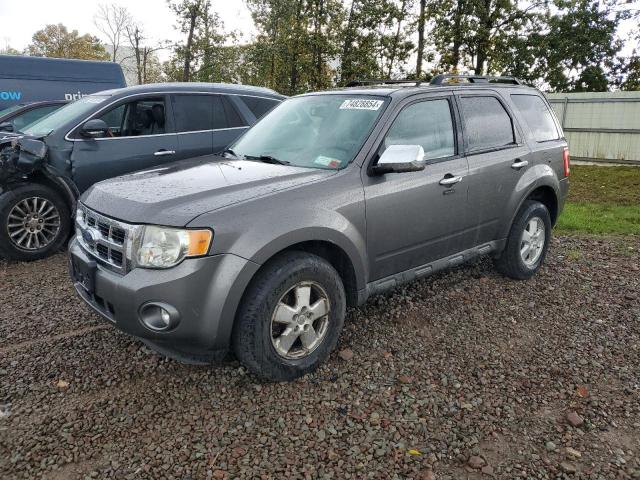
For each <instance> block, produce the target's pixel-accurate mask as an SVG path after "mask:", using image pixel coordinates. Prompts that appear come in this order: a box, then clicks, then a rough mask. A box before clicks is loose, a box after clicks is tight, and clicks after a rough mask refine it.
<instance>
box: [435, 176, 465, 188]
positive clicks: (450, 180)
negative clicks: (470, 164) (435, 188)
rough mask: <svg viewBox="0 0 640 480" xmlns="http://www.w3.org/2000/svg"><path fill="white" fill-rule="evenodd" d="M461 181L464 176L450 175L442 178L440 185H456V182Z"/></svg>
mask: <svg viewBox="0 0 640 480" xmlns="http://www.w3.org/2000/svg"><path fill="white" fill-rule="evenodd" d="M461 181H462V177H454V176H453V175H448V176H446V177H444V178H443V179H442V180H440V185H444V186H445V187H450V186H451V185H455V184H456V183H460V182H461Z"/></svg>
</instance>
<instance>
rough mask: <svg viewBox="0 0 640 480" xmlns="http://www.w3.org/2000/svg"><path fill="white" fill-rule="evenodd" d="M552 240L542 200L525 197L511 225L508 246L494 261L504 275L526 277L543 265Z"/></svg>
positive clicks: (549, 220) (519, 278) (545, 208)
mask: <svg viewBox="0 0 640 480" xmlns="http://www.w3.org/2000/svg"><path fill="white" fill-rule="evenodd" d="M550 240H551V217H550V215H549V210H547V207H545V206H544V205H543V204H542V203H540V202H537V201H533V200H527V201H526V202H525V203H524V205H523V206H522V208H520V211H519V212H518V214H517V215H516V218H515V220H514V222H513V225H512V226H511V231H510V232H509V237H508V238H507V245H506V247H505V249H504V251H503V252H502V253H501V255H500V257H498V258H497V259H496V261H495V264H496V268H497V269H498V271H500V272H501V273H502V274H504V275H506V276H507V277H511V278H514V279H516V280H526V279H527V278H530V277H532V276H533V275H535V273H536V272H537V271H538V270H539V269H540V267H541V266H542V264H543V262H544V259H545V257H546V255H547V249H548V248H549V241H550Z"/></svg>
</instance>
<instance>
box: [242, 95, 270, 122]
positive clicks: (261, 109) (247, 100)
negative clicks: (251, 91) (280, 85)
mask: <svg viewBox="0 0 640 480" xmlns="http://www.w3.org/2000/svg"><path fill="white" fill-rule="evenodd" d="M238 98H240V100H241V101H242V102H243V103H244V104H245V105H246V106H247V108H248V109H249V110H251V113H253V114H254V115H255V116H256V119H259V118H261V117H264V116H265V115H266V114H267V113H269V112H270V111H271V109H272V108H274V107H275V106H276V105H278V103H280V102H278V101H277V100H270V99H268V98H259V97H238Z"/></svg>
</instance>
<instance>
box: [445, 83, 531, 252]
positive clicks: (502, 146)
mask: <svg viewBox="0 0 640 480" xmlns="http://www.w3.org/2000/svg"><path fill="white" fill-rule="evenodd" d="M456 100H457V101H458V103H459V106H460V114H461V117H462V126H463V131H464V139H465V142H464V143H465V151H466V155H467V160H468V163H469V174H468V179H467V185H468V188H469V207H468V210H467V223H468V225H469V231H468V233H467V235H466V236H465V238H464V240H463V242H464V245H463V247H464V248H465V249H467V248H472V247H474V246H478V245H482V244H484V243H488V242H490V241H493V240H497V239H498V237H499V236H500V234H499V232H500V231H501V229H502V227H503V226H504V224H505V222H508V221H510V218H511V214H512V213H513V212H512V211H511V209H512V208H513V206H512V202H511V201H510V200H511V199H512V197H513V195H514V192H516V189H517V184H518V182H519V181H520V179H521V178H522V176H523V175H524V174H525V173H526V172H527V169H528V166H529V164H530V163H531V162H532V157H531V151H530V149H529V147H528V146H527V144H526V143H525V142H524V140H523V137H522V133H521V131H520V129H519V127H518V125H517V123H516V122H515V120H514V116H513V114H512V112H511V111H510V110H509V107H508V106H507V103H506V102H505V101H504V100H503V99H502V98H501V97H500V96H499V95H498V94H497V93H495V92H492V91H477V92H475V91H474V92H469V91H465V92H456Z"/></svg>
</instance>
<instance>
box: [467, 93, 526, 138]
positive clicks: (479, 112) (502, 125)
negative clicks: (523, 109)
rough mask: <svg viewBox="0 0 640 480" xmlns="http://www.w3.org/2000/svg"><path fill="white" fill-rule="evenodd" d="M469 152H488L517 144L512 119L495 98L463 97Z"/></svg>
mask: <svg viewBox="0 0 640 480" xmlns="http://www.w3.org/2000/svg"><path fill="white" fill-rule="evenodd" d="M460 103H461V106H462V116H463V117H464V127H465V135H466V137H467V142H468V147H469V150H486V149H491V148H500V147H504V146H507V145H511V144H513V143H514V142H515V137H514V133H513V124H512V122H511V117H510V116H509V114H508V113H507V111H506V110H505V109H504V107H503V106H502V104H501V103H500V101H499V100H498V99H497V98H495V97H480V96H478V97H462V98H461V99H460Z"/></svg>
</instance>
